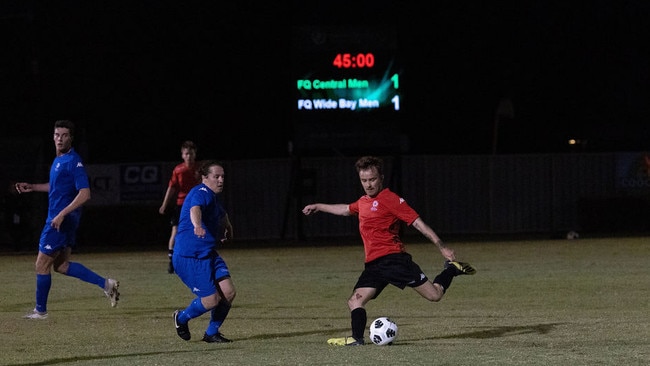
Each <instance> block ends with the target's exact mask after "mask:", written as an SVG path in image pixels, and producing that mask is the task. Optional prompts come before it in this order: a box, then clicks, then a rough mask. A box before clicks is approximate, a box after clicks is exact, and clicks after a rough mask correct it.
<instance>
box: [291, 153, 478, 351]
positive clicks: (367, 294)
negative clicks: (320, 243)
mask: <svg viewBox="0 0 650 366" xmlns="http://www.w3.org/2000/svg"><path fill="white" fill-rule="evenodd" d="M355 167H356V170H357V172H358V173H359V179H360V181H361V185H362V186H363V189H364V191H365V193H366V194H365V195H364V196H362V197H361V198H359V199H358V200H357V201H356V202H353V203H350V204H345V203H339V204H326V203H313V204H310V205H307V206H305V207H304V208H303V210H302V212H303V213H304V214H305V215H310V214H312V213H315V212H319V211H321V212H327V213H330V214H333V215H339V216H351V215H356V216H357V217H358V219H359V232H360V234H361V239H362V240H363V247H364V251H365V267H364V270H363V272H362V273H361V275H360V276H359V279H358V280H357V283H356V284H355V285H354V290H353V292H352V296H350V298H349V299H348V307H349V308H350V312H351V313H350V316H351V325H352V336H351V337H343V338H331V339H329V340H328V343H329V344H332V345H339V346H344V345H345V346H357V345H363V344H364V343H365V342H364V332H365V330H366V323H367V315H366V309H365V305H366V304H367V303H368V301H370V300H372V299H375V298H377V296H379V294H380V293H381V292H382V290H383V289H384V288H386V286H388V285H389V284H390V285H393V286H396V287H398V288H400V289H404V288H405V287H407V286H408V287H411V288H413V289H414V290H415V291H416V292H417V293H418V294H420V295H421V296H422V297H424V298H425V299H427V300H429V301H440V300H441V299H442V296H443V295H444V293H445V291H446V290H447V289H448V288H449V286H450V285H451V281H452V279H453V278H454V277H455V276H458V275H463V274H469V275H472V274H474V273H476V270H475V269H474V268H473V267H472V266H471V265H470V264H469V263H464V262H459V261H457V260H456V256H455V254H454V250H453V249H451V248H449V247H447V246H446V245H445V244H444V243H443V242H442V240H440V238H439V237H438V235H437V234H436V233H435V232H434V231H433V229H431V227H430V226H429V225H427V224H426V223H425V222H424V221H423V220H422V218H421V217H420V216H419V215H418V213H417V212H416V211H415V210H414V209H413V208H411V207H410V206H409V205H408V203H406V201H405V200H404V199H403V198H401V197H400V196H398V195H397V194H395V193H393V192H392V191H391V190H390V189H388V188H384V186H383V181H384V174H383V161H382V160H381V159H380V158H378V157H374V156H364V157H362V158H360V159H359V160H357V162H356V164H355ZM402 222H403V223H406V224H407V225H410V226H412V227H414V228H416V229H417V230H418V231H419V232H421V233H422V235H424V236H425V237H426V238H427V239H429V240H430V241H431V242H433V243H434V244H435V245H436V246H437V247H438V249H439V250H440V253H441V254H442V256H443V257H445V258H446V261H445V265H444V269H443V271H442V272H440V274H438V275H437V276H436V277H435V278H434V279H433V281H429V279H428V277H427V276H426V275H425V274H424V272H422V270H421V269H420V266H419V265H418V264H417V263H415V262H414V261H413V259H412V257H411V255H410V254H409V253H407V252H406V250H405V248H404V243H403V242H402V240H401V238H400V235H399V230H400V224H401V223H402Z"/></svg>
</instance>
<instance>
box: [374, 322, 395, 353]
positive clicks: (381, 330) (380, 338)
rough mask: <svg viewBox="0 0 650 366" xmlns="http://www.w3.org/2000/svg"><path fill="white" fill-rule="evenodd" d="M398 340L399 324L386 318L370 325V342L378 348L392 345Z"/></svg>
mask: <svg viewBox="0 0 650 366" xmlns="http://www.w3.org/2000/svg"><path fill="white" fill-rule="evenodd" d="M395 338H397V324H395V322H394V321H392V320H390V319H388V318H387V317H385V316H382V317H380V318H377V319H375V320H373V321H372V323H370V340H371V341H372V343H374V344H376V345H378V346H384V345H387V344H388V345H389V344H392V343H393V341H395Z"/></svg>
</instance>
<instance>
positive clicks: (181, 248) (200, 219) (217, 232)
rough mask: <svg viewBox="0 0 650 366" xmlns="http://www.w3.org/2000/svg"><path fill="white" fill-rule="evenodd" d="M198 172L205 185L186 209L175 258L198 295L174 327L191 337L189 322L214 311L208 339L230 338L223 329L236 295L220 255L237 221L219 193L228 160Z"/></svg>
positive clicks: (180, 312)
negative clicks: (220, 329) (231, 217)
mask: <svg viewBox="0 0 650 366" xmlns="http://www.w3.org/2000/svg"><path fill="white" fill-rule="evenodd" d="M199 173H200V174H201V183H199V184H198V185H197V186H195V187H194V188H192V189H191V190H190V192H189V193H188V194H187V196H186V197H185V202H184V203H183V207H182V208H181V215H180V220H179V222H178V232H177V234H176V244H175V245H174V254H173V256H172V261H173V264H174V270H175V272H176V275H178V277H179V278H180V279H181V281H183V283H184V284H185V285H186V286H187V287H188V288H189V289H190V290H191V291H192V293H193V294H194V295H196V298H195V299H194V300H193V301H192V302H191V303H190V305H189V306H188V307H186V308H185V309H183V310H176V311H175V312H174V326H175V327H176V333H177V334H178V336H179V337H181V338H182V339H184V340H186V341H189V340H190V338H191V334H190V329H189V326H188V322H189V321H190V320H192V319H194V318H197V317H199V316H201V315H203V314H205V313H207V312H208V311H209V312H210V323H209V324H208V327H207V329H206V331H205V334H204V335H203V341H205V342H208V343H221V342H230V340H229V339H227V338H225V337H224V336H223V335H222V334H221V332H219V328H220V327H221V325H222V324H223V322H224V320H225V319H226V316H228V312H229V311H230V307H231V305H232V301H233V299H234V298H235V294H236V291H235V286H234V284H233V282H232V279H231V277H230V272H229V270H228V266H227V265H226V263H225V262H224V260H223V258H222V257H221V256H220V255H219V253H217V249H218V246H219V244H221V243H223V242H224V241H226V240H229V239H232V225H231V223H230V219H229V218H228V213H227V212H226V210H225V208H224V205H223V202H222V201H221V197H220V195H219V193H221V192H222V191H223V184H224V168H223V164H222V163H220V162H218V161H215V160H210V161H207V162H206V163H205V164H203V165H202V166H201V168H200V170H199Z"/></svg>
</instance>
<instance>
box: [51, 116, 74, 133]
mask: <svg viewBox="0 0 650 366" xmlns="http://www.w3.org/2000/svg"><path fill="white" fill-rule="evenodd" d="M54 128H67V129H68V130H69V131H70V136H74V123H72V121H70V120H67V119H60V120H58V121H56V122H54Z"/></svg>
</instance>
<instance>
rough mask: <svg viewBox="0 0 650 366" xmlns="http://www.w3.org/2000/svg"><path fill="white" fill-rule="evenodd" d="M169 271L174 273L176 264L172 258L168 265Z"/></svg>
mask: <svg viewBox="0 0 650 366" xmlns="http://www.w3.org/2000/svg"><path fill="white" fill-rule="evenodd" d="M167 273H169V274H171V273H174V264H173V263H172V261H171V260H170V261H169V265H168V266H167Z"/></svg>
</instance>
